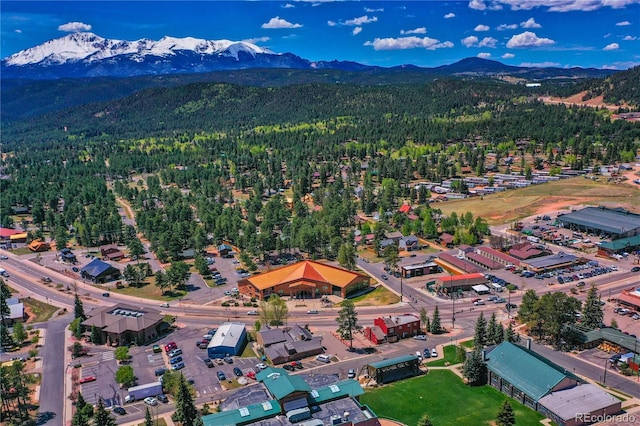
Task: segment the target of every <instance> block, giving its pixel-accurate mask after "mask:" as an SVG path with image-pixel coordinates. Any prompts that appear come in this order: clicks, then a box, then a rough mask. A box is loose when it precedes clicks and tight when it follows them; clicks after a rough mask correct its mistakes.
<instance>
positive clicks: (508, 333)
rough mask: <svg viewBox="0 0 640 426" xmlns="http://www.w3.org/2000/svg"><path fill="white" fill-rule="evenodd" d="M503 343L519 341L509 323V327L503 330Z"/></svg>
mask: <svg viewBox="0 0 640 426" xmlns="http://www.w3.org/2000/svg"><path fill="white" fill-rule="evenodd" d="M504 341H506V342H509V343H516V342H519V341H520V336H519V335H518V334H517V333H516V332H515V331H514V329H513V326H512V325H511V323H509V326H508V327H507V328H506V329H505V330H504Z"/></svg>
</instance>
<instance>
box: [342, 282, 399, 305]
mask: <svg viewBox="0 0 640 426" xmlns="http://www.w3.org/2000/svg"><path fill="white" fill-rule="evenodd" d="M350 300H351V301H352V302H353V303H354V304H355V305H356V306H381V305H393V304H394V303H398V302H399V301H400V296H398V295H397V294H395V293H392V292H391V291H389V290H387V288H386V287H385V286H383V285H379V286H378V287H376V289H375V290H373V291H370V292H369V293H367V294H363V295H362V296H358V297H354V298H353V299H350Z"/></svg>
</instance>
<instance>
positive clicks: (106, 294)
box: [102, 293, 110, 297]
mask: <svg viewBox="0 0 640 426" xmlns="http://www.w3.org/2000/svg"><path fill="white" fill-rule="evenodd" d="M109 296H110V294H109V293H102V297H109Z"/></svg>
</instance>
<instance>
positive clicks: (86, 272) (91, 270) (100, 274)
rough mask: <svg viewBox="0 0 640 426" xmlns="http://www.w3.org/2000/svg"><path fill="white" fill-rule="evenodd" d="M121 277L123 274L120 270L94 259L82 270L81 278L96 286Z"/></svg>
mask: <svg viewBox="0 0 640 426" xmlns="http://www.w3.org/2000/svg"><path fill="white" fill-rule="evenodd" d="M120 275H122V273H121V272H120V270H119V269H118V268H116V267H115V266H111V265H110V264H108V263H106V262H103V261H102V260H100V259H93V260H92V261H91V262H89V263H88V264H87V265H86V266H84V267H83V268H82V269H80V276H81V277H82V278H83V279H85V280H89V281H92V282H93V283H95V284H99V283H106V282H108V281H113V280H117V279H119V278H120Z"/></svg>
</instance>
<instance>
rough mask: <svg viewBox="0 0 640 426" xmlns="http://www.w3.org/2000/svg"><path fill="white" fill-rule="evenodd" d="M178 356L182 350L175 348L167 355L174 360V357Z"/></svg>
mask: <svg viewBox="0 0 640 426" xmlns="http://www.w3.org/2000/svg"><path fill="white" fill-rule="evenodd" d="M178 355H182V349H180V348H176V349H174V350H172V351H171V352H169V353H168V354H167V356H168V357H169V358H174V357H177V356H178Z"/></svg>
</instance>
